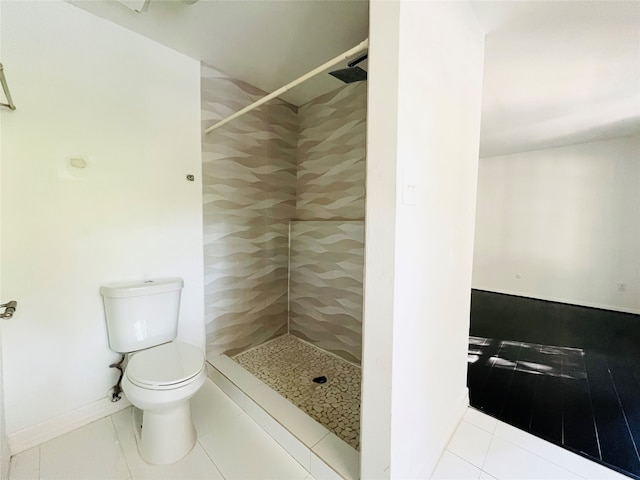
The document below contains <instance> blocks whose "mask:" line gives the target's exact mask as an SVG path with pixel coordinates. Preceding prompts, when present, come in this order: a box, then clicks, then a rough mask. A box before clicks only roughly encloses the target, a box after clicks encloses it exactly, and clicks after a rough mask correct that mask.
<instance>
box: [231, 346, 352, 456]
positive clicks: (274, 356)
mask: <svg viewBox="0 0 640 480" xmlns="http://www.w3.org/2000/svg"><path fill="white" fill-rule="evenodd" d="M233 359H234V360H235V361H236V362H238V363H239V364H240V365H242V366H243V367H244V368H245V369H246V370H248V371H249V372H251V373H252V374H253V375H255V376H256V378H258V379H260V380H262V381H263V382H264V383H266V384H267V385H269V386H270V387H271V388H273V389H274V390H275V391H276V392H278V393H279V394H280V395H282V396H283V397H284V398H286V399H287V400H289V401H290V402H291V403H293V404H294V405H295V406H297V407H298V408H299V409H300V410H302V411H303V412H305V413H306V414H307V415H309V416H310V417H311V418H313V419H314V420H315V421H316V422H318V423H320V424H321V425H324V426H325V427H326V428H327V429H329V430H330V431H332V432H333V433H335V434H336V435H337V436H338V437H339V438H341V439H342V440H344V441H345V442H346V443H348V444H349V445H351V446H352V447H353V448H355V449H356V450H359V448H360V382H361V378H362V375H361V369H360V367H358V366H356V365H353V364H351V363H349V362H347V361H345V360H343V359H341V358H338V357H336V356H335V355H332V354H330V353H327V352H325V351H324V350H321V349H320V348H318V347H315V346H314V345H311V344H309V343H306V342H304V341H302V340H300V339H299V338H297V337H294V336H292V335H282V336H280V337H278V338H276V339H274V340H271V341H269V342H267V343H264V344H262V345H260V346H258V347H256V348H252V349H251V350H248V351H246V352H243V353H240V354H238V355H235V356H234V357H233ZM321 376H324V377H325V378H326V383H321V384H318V383H314V382H313V379H314V378H317V377H321Z"/></svg>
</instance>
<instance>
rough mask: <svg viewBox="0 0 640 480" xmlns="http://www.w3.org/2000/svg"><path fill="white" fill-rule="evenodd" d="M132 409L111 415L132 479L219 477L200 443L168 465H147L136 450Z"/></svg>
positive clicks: (218, 479) (219, 478)
mask: <svg viewBox="0 0 640 480" xmlns="http://www.w3.org/2000/svg"><path fill="white" fill-rule="evenodd" d="M131 413H132V412H131V409H130V408H128V409H127V410H123V411H122V412H120V413H117V414H115V415H113V416H112V419H113V423H114V425H115V428H116V432H117V433H118V438H119V439H120V444H121V445H122V449H123V451H124V455H125V458H126V460H127V464H128V466H129V470H130V472H131V478H132V479H158V480H160V479H162V480H165V479H166V480H170V479H176V480H179V479H186V478H188V479H193V480H195V479H212V480H222V478H223V477H222V475H221V474H220V472H219V471H218V469H217V468H216V466H215V465H214V464H213V462H212V461H211V459H210V458H209V456H208V455H207V454H206V452H205V451H204V449H203V448H202V446H201V445H200V444H199V443H196V445H195V447H194V448H193V450H191V452H189V454H188V455H187V456H186V457H184V458H183V459H182V460H179V461H178V462H175V463H172V464H170V465H149V464H148V463H146V462H145V461H144V460H143V459H142V458H141V457H140V454H139V453H138V447H137V444H136V439H135V436H134V432H133V421H132V418H131Z"/></svg>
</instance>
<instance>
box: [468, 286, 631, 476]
mask: <svg viewBox="0 0 640 480" xmlns="http://www.w3.org/2000/svg"><path fill="white" fill-rule="evenodd" d="M467 383H468V386H469V394H470V397H471V405H472V406H473V407H475V408H477V409H479V410H481V411H483V412H484V413H486V414H488V415H491V416H493V417H495V418H498V419H499V420H502V421H503V422H505V423H508V424H510V425H513V426H515V427H518V428H520V429H522V430H525V431H527V432H529V433H532V434H534V435H536V436H538V437H541V438H544V439H545V440H548V441H550V442H553V443H555V444H557V445H560V446H562V447H564V448H567V449H569V450H571V451H573V452H575V453H578V454H580V455H583V456H585V457H588V458H590V459H592V460H594V461H597V462H599V463H601V464H604V465H606V466H608V467H609V468H613V469H614V470H617V471H619V472H621V473H624V474H626V475H629V476H631V477H633V478H636V479H640V455H639V450H638V449H639V447H640V315H631V314H622V313H615V312H609V311H604V310H597V309H591V308H586V307H577V306H571V305H565V304H559V303H554V302H546V301H542V300H534V299H528V298H523V297H514V296H509V295H502V294H496V293H490V292H483V291H478V290H474V291H473V292H472V296H471V336H470V338H469V370H468V377H467Z"/></svg>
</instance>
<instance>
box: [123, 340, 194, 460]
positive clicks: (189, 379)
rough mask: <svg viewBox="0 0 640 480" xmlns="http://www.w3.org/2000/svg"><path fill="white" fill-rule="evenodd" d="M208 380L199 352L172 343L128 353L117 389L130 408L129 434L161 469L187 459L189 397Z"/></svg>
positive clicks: (191, 438)
mask: <svg viewBox="0 0 640 480" xmlns="http://www.w3.org/2000/svg"><path fill="white" fill-rule="evenodd" d="M206 377H207V373H206V368H205V359H204V354H203V353H202V351H201V350H200V349H199V348H197V347H195V346H193V345H189V344H186V343H182V342H178V341H172V342H168V343H164V344H162V345H158V346H156V347H151V348H148V349H146V350H141V351H139V352H135V353H133V354H130V356H129V360H128V363H127V367H126V369H125V372H124V376H123V379H122V390H123V391H124V394H125V395H126V397H127V398H128V399H129V401H130V402H131V404H133V406H134V407H136V408H138V409H140V410H142V419H141V420H142V421H141V422H139V421H136V418H137V417H139V415H136V413H139V412H134V414H133V421H134V432H135V434H136V441H137V443H138V451H139V452H140V456H141V457H142V458H143V459H144V460H145V461H146V462H148V463H152V464H158V465H164V464H168V463H173V462H175V461H177V460H179V459H181V458H182V457H184V456H185V455H187V454H188V453H189V452H190V451H191V449H192V448H193V446H194V445H195V442H196V431H195V428H194V427H193V422H192V421H191V403H190V399H191V397H193V396H194V395H195V394H196V393H197V392H198V390H199V389H200V387H202V385H203V384H204V382H205V380H206Z"/></svg>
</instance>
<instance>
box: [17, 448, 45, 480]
mask: <svg viewBox="0 0 640 480" xmlns="http://www.w3.org/2000/svg"><path fill="white" fill-rule="evenodd" d="M9 465H10V466H9V480H33V479H34V478H39V477H40V447H33V448H30V449H29V450H26V451H24V452H22V453H19V454H17V455H14V456H13V457H11V462H10V464H9Z"/></svg>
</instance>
